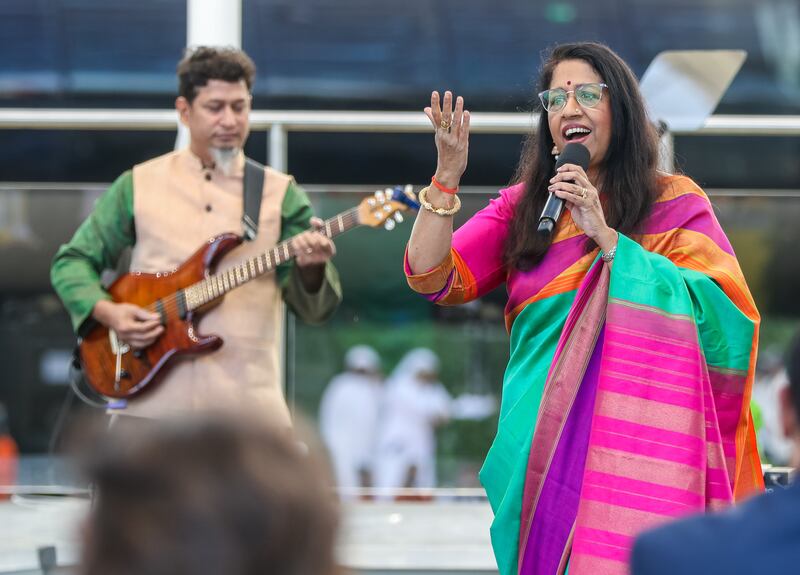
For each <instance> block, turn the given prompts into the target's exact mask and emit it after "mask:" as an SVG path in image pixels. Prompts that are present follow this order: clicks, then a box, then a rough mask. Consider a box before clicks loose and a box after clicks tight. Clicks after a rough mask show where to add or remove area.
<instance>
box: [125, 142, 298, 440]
mask: <svg viewBox="0 0 800 575" xmlns="http://www.w3.org/2000/svg"><path fill="white" fill-rule="evenodd" d="M243 169H244V156H241V157H240V158H239V162H238V168H237V169H236V170H234V173H233V174H232V175H231V176H225V175H224V174H223V173H222V172H221V171H219V170H212V169H207V168H203V166H202V163H201V161H200V159H199V158H197V157H196V156H195V155H194V154H192V153H191V152H190V151H188V150H180V151H176V152H172V153H169V154H166V155H164V156H160V157H158V158H155V159H153V160H150V161H148V162H145V163H143V164H140V165H137V166H135V167H134V169H133V190H134V194H133V198H134V201H133V207H134V221H135V224H136V245H135V247H134V249H133V254H132V261H131V270H132V271H142V272H150V273H152V272H157V271H164V270H171V269H175V268H176V267H178V266H179V265H180V264H181V263H183V262H184V261H185V260H186V259H187V258H188V257H189V256H191V255H192V254H193V253H194V252H195V251H196V250H197V249H198V248H199V247H200V246H201V245H202V244H203V243H204V242H205V241H207V240H208V239H209V238H211V237H213V236H215V235H218V234H220V233H224V232H235V233H241V227H242V226H241V217H242V209H243V204H242V202H243V200H242V177H243ZM290 181H291V177H290V176H287V175H285V174H282V173H280V172H277V171H275V170H272V169H271V168H267V173H266V177H265V181H264V192H263V193H264V195H263V198H262V203H261V212H260V217H259V232H258V236H257V237H256V239H255V240H254V241H252V242H246V243H245V244H243V245H242V246H240V247H238V248H236V249H234V250H233V251H232V252H231V253H229V254H227V255H226V256H225V258H223V260H222V261H221V262H220V264H219V266H218V268H219V269H225V268H227V267H230V266H232V265H233V264H235V263H239V262H241V261H242V260H243V259H245V258H251V257H254V256H256V255H258V254H260V253H263V252H264V251H266V250H267V249H269V248H270V247H272V246H274V245H275V244H276V243H277V241H278V239H279V237H280V231H281V230H280V223H281V204H282V202H283V197H284V195H285V193H286V188H287V186H288V185H289V183H290ZM281 322H282V305H281V294H280V288H279V286H278V285H277V282H276V280H275V274H274V273H271V274H265V275H264V276H262V277H260V278H258V279H256V280H253V281H251V282H249V283H247V284H245V285H243V286H241V287H239V288H238V289H235V290H233V291H231V292H230V293H228V294H227V295H226V296H225V298H224V300H223V302H222V304H221V305H219V306H217V307H216V308H214V309H213V310H211V311H209V312H208V313H207V314H206V315H204V316H203V318H202V319H201V321H200V324H199V330H198V331H199V332H200V333H202V334H211V333H213V334H217V335H221V336H222V337H223V339H224V340H225V343H224V345H223V346H222V347H221V348H220V349H219V350H217V351H214V352H211V353H208V354H204V355H199V356H193V357H190V358H183V359H180V360H178V361H177V362H174V363H173V364H172V365H171V367H170V368H169V370H168V371H167V373H166V374H165V375H164V376H163V378H162V380H161V381H160V383H159V384H158V385H156V386H155V388H154V389H153V390H152V391H150V392H147V393H145V394H143V395H142V396H139V397H136V398H134V399H132V400H130V401H129V404H128V407H127V408H126V409H125V410H124V411H122V412H120V413H124V414H126V415H135V416H141V417H164V416H170V415H175V414H180V413H187V412H197V411H209V410H213V411H217V410H222V411H230V410H234V411H236V412H237V413H241V412H243V411H249V410H252V411H255V412H257V413H259V414H262V413H263V414H264V415H266V416H268V417H270V418H274V421H275V423H281V422H282V421H283V422H285V423H286V424H287V425H288V424H289V422H290V420H289V411H288V409H287V407H286V402H285V400H284V397H283V392H282V390H281V379H280V360H279V341H280V328H281Z"/></svg>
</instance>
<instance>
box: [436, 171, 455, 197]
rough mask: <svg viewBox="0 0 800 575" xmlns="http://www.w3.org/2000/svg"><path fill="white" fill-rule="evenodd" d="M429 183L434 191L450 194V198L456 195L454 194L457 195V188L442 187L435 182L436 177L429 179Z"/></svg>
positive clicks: (437, 181)
mask: <svg viewBox="0 0 800 575" xmlns="http://www.w3.org/2000/svg"><path fill="white" fill-rule="evenodd" d="M431 183H432V184H433V185H434V186H436V189H437V190H439V191H440V192H444V193H445V194H450V195H451V196H454V195H456V194H457V193H458V186H456V187H455V188H448V187H446V186H443V185H442V184H441V183H440V182H439V180H437V179H436V176H433V177H432V178H431Z"/></svg>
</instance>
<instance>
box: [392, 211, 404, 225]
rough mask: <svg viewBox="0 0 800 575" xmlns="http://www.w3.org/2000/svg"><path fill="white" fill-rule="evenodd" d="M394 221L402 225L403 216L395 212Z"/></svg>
mask: <svg viewBox="0 0 800 575" xmlns="http://www.w3.org/2000/svg"><path fill="white" fill-rule="evenodd" d="M394 219H395V221H396V222H397V223H398V224H402V223H403V214H401V213H400V212H395V213H394Z"/></svg>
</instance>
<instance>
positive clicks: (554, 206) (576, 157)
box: [537, 143, 589, 236]
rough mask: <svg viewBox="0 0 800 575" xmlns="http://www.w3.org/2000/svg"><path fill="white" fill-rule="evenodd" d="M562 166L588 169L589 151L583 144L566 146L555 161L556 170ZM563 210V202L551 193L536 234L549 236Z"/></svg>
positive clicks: (540, 217)
mask: <svg viewBox="0 0 800 575" xmlns="http://www.w3.org/2000/svg"><path fill="white" fill-rule="evenodd" d="M564 164H575V165H577V166H580V167H581V168H583V169H584V170H586V169H587V168H588V167H589V150H588V148H587V147H586V146H584V145H583V144H577V143H576V144H567V145H566V146H564V150H563V151H562V152H561V153H560V154H559V155H558V159H557V160H556V170H557V169H558V168H560V167H561V166H563V165H564ZM563 209H564V200H563V199H562V198H559V197H558V196H557V195H555V194H554V193H553V192H550V196H549V197H548V198H547V202H546V203H545V205H544V209H543V210H542V215H541V216H539V228H538V229H537V232H538V233H539V235H542V236H549V235H550V234H552V233H553V229H554V228H555V227H556V222H557V221H558V218H559V217H561V211H562V210H563Z"/></svg>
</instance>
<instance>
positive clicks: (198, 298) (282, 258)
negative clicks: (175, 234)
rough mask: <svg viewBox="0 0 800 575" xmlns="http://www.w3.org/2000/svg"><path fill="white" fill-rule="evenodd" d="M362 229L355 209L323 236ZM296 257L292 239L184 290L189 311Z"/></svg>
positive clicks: (332, 223) (338, 217) (327, 225)
mask: <svg viewBox="0 0 800 575" xmlns="http://www.w3.org/2000/svg"><path fill="white" fill-rule="evenodd" d="M359 225H361V223H360V221H359V218H358V208H351V209H349V210H347V211H344V212H342V213H340V214H337V215H336V216H334V217H332V218H330V219H329V220H326V221H325V222H324V224H323V226H322V228H321V229H320V233H322V234H324V235H325V236H327V237H328V238H334V237H336V236H338V235H339V234H342V233H344V232H346V231H347V230H351V229H353V228H356V227H358V226H359ZM295 256H297V253H296V252H295V251H294V248H293V247H292V245H291V239H289V240H286V241H283V242H281V243H279V244H277V245H276V246H275V247H273V248H272V249H269V250H267V251H266V252H264V253H262V254H260V255H258V256H256V257H254V258H250V259H248V260H245V261H243V262H242V263H240V264H238V265H235V266H233V267H231V268H228V269H226V270H224V271H221V272H217V273H215V274H213V275H210V276H208V277H207V278H205V279H203V280H201V281H199V282H197V283H195V284H192V285H191V286H189V287H187V288H185V289H184V290H183V291H184V297H185V302H186V308H187V309H188V310H193V309H197V308H199V307H201V306H203V305H206V304H208V303H210V302H212V301H214V300H216V299H219V298H221V297H222V296H224V295H225V294H226V293H228V292H229V291H231V290H233V289H236V288H237V287H239V286H242V285H244V284H246V283H247V282H249V281H251V280H254V279H256V278H257V277H260V276H262V275H264V274H266V273H269V272H271V271H273V270H274V269H275V268H277V267H278V266H279V265H281V264H282V263H285V262H288V261H289V260H291V259H294V258H295Z"/></svg>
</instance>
